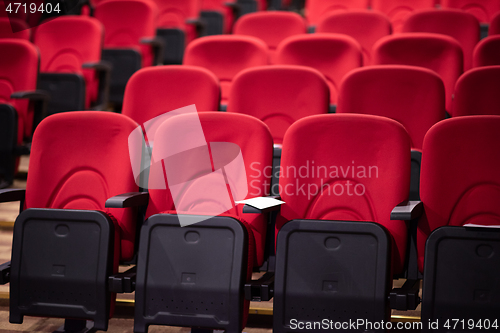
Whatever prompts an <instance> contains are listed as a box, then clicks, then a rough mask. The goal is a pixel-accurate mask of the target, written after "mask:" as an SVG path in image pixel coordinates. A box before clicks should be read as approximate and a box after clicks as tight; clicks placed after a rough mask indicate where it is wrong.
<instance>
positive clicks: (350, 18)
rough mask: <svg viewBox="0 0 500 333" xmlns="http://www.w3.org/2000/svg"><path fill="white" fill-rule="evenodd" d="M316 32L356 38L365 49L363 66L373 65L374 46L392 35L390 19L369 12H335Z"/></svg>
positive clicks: (326, 17)
mask: <svg viewBox="0 0 500 333" xmlns="http://www.w3.org/2000/svg"><path fill="white" fill-rule="evenodd" d="M316 32H329V33H337V34H345V35H349V36H351V37H352V38H354V39H355V40H356V41H357V42H358V43H359V45H361V48H362V49H363V64H364V65H365V66H366V65H369V64H370V63H371V52H372V47H373V44H375V42H376V41H378V40H379V39H380V38H382V37H384V36H387V35H390V34H391V33H392V26H391V22H390V21H389V18H388V17H387V16H386V15H384V14H382V13H379V12H374V11H368V10H349V11H335V12H332V13H329V14H328V15H326V16H324V17H323V19H322V20H321V21H320V22H319V23H318V26H317V27H316Z"/></svg>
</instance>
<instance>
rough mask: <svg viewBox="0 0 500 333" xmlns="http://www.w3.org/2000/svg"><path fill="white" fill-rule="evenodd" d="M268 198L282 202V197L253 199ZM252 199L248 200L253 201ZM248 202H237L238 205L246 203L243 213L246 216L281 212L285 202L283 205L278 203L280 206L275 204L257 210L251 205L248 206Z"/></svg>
mask: <svg viewBox="0 0 500 333" xmlns="http://www.w3.org/2000/svg"><path fill="white" fill-rule="evenodd" d="M266 198H269V199H275V200H281V197H280V196H277V195H275V196H268V197H259V198H252V199H266ZM252 199H248V200H252ZM248 200H242V201H237V202H236V203H244V204H245V206H243V213H244V214H266V213H270V212H274V211H277V210H280V209H281V205H282V204H283V202H281V203H278V204H274V205H272V206H270V207H262V208H257V207H255V206H253V205H250V204H247V203H246V201H248Z"/></svg>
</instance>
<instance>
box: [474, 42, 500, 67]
mask: <svg viewBox="0 0 500 333" xmlns="http://www.w3.org/2000/svg"><path fill="white" fill-rule="evenodd" d="M472 65H473V67H480V66H495V65H500V36H498V35H493V36H489V37H486V38H484V39H482V40H481V41H480V42H479V43H478V44H477V45H476V48H475V49H474V53H473V56H472Z"/></svg>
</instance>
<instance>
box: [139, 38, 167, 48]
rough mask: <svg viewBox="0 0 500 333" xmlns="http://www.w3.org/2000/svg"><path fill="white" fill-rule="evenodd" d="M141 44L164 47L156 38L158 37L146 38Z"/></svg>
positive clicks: (142, 39)
mask: <svg viewBox="0 0 500 333" xmlns="http://www.w3.org/2000/svg"><path fill="white" fill-rule="evenodd" d="M139 42H140V43H141V44H149V45H152V46H157V47H158V46H162V45H163V43H162V42H161V40H160V39H159V38H156V37H152V38H149V37H145V38H141V40H140V41H139Z"/></svg>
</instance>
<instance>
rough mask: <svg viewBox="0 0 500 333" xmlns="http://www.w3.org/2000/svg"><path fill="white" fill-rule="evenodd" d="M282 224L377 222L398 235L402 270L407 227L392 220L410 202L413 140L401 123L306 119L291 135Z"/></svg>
mask: <svg viewBox="0 0 500 333" xmlns="http://www.w3.org/2000/svg"><path fill="white" fill-rule="evenodd" d="M280 172H281V173H280V183H279V185H280V194H281V198H282V200H283V201H284V202H286V204H284V205H282V207H281V216H280V218H279V219H278V220H277V222H276V225H277V228H278V229H279V228H281V226H282V225H283V224H284V223H286V222H287V221H290V220H293V219H319V220H347V221H372V222H376V223H379V224H381V225H383V226H385V227H386V228H387V230H388V231H389V233H390V234H391V235H392V237H393V258H394V260H393V267H394V273H398V272H401V271H402V268H403V263H404V259H405V252H406V235H407V231H406V225H405V223H404V222H402V221H391V220H390V213H391V211H392V209H393V208H394V207H395V206H396V205H398V204H399V203H401V202H402V201H404V200H407V197H408V191H409V183H410V140H409V138H408V134H407V133H406V131H405V129H404V128H403V126H402V125H401V124H399V123H398V122H396V121H394V120H392V119H388V118H384V117H378V116H371V115H358V114H328V115H319V116H312V117H308V118H304V119H302V120H299V121H298V122H296V123H295V124H293V125H292V126H291V127H290V129H289V130H288V132H287V134H286V135H285V140H284V142H283V152H282V157H281V170H280Z"/></svg>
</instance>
